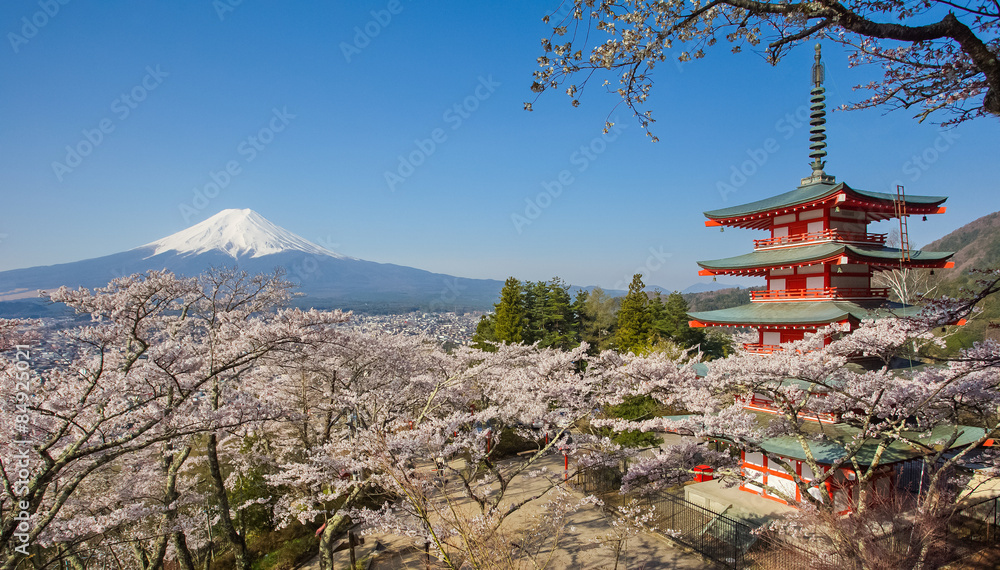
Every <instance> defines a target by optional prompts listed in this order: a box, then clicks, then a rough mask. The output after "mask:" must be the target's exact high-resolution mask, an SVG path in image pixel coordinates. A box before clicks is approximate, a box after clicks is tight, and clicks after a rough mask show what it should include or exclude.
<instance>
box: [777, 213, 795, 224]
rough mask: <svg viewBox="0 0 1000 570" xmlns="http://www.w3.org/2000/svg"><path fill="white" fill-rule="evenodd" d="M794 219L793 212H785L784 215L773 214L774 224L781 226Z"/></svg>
mask: <svg viewBox="0 0 1000 570" xmlns="http://www.w3.org/2000/svg"><path fill="white" fill-rule="evenodd" d="M794 221H795V214H785V215H784V216H775V217H774V225H776V226H783V225H785V224H790V223H792V222H794Z"/></svg>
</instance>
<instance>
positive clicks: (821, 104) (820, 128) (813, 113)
mask: <svg viewBox="0 0 1000 570" xmlns="http://www.w3.org/2000/svg"><path fill="white" fill-rule="evenodd" d="M820 49H821V47H820V45H819V44H816V62H815V63H814V64H813V66H812V83H813V88H812V91H810V92H809V158H811V159H813V161H812V164H811V165H810V166H812V176H810V177H808V178H803V179H802V185H803V186H805V185H806V184H813V183H815V182H833V181H834V177H833V176H830V175H828V174H826V173H825V172H823V167H824V166H826V161H825V160H823V159H824V158H826V88H824V87H823V79H824V76H825V75H826V67H825V66H824V65H823V61H822V59H821V54H820Z"/></svg>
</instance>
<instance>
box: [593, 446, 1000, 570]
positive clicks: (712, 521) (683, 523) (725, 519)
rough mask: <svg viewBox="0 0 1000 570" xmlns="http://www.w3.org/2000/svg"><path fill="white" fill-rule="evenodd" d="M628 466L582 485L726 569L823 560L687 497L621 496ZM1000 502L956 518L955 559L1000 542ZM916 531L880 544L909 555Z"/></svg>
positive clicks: (904, 473) (908, 480) (916, 480)
mask: <svg viewBox="0 0 1000 570" xmlns="http://www.w3.org/2000/svg"><path fill="white" fill-rule="evenodd" d="M626 469H627V464H626V463H622V464H621V465H618V466H614V467H599V468H593V469H587V470H583V471H580V472H579V473H578V474H577V475H576V477H575V479H574V483H575V484H576V486H577V487H578V488H579V489H580V490H581V491H583V492H584V493H587V494H592V495H596V496H598V497H600V498H601V499H602V500H603V501H604V504H605V506H606V507H607V508H609V509H611V510H618V509H619V508H620V507H621V506H623V505H624V504H626V503H628V502H630V501H632V500H633V499H634V500H636V501H638V502H639V505H640V506H642V507H644V508H646V509H649V510H651V511H652V512H653V514H654V520H653V521H652V524H653V525H654V526H655V527H656V529H657V530H658V531H659V532H661V533H662V534H663V535H664V536H666V537H668V538H670V539H671V540H674V541H676V542H678V543H680V544H682V545H684V546H686V547H688V548H691V549H693V550H695V551H697V552H698V553H700V554H702V555H703V556H705V557H706V558H708V559H710V560H713V561H715V562H716V563H718V564H719V565H720V566H721V567H725V568H732V569H734V570H736V569H753V570H765V569H766V570H770V569H774V568H780V569H782V570H800V569H801V570H806V569H811V568H813V567H814V566H815V563H816V561H817V557H818V555H817V554H816V553H815V552H811V551H810V549H808V548H807V545H805V544H793V543H790V542H788V541H786V540H784V539H783V538H781V537H780V536H777V535H776V534H773V533H771V532H769V531H766V530H764V529H763V528H762V527H759V526H755V525H753V524H750V523H748V522H746V521H744V520H742V519H737V518H733V517H730V516H727V515H726V514H725V513H724V512H716V511H714V510H711V509H708V508H705V507H702V506H700V505H696V504H694V503H691V502H689V501H686V500H685V499H684V497H683V495H682V491H681V492H674V493H671V492H663V491H661V492H655V493H642V494H640V493H625V494H623V493H621V492H620V489H621V483H622V478H623V475H624V473H625V472H626ZM897 475H901V477H900V479H897V481H898V482H899V483H901V484H900V485H899V488H900V490H904V491H909V490H910V489H909V488H910V487H913V489H914V490H917V489H919V488H920V487H921V486H920V483H921V479H922V478H923V476H924V474H923V472H922V470H921V469H920V465H919V464H917V463H914V464H912V465H908V466H906V468H905V469H901V471H900V472H898V473H897ZM998 530H1000V497H995V498H990V499H985V500H982V501H980V502H977V503H974V504H971V505H969V506H967V507H964V508H963V509H961V510H960V511H958V513H957V514H956V515H955V516H954V517H953V518H952V520H951V521H950V524H949V528H948V535H949V543H950V546H951V552H950V556H949V558H951V559H952V560H955V559H960V558H963V557H965V556H967V555H969V554H971V553H974V552H977V551H979V550H981V549H983V548H986V547H989V546H994V545H996V544H997V542H998V541H1000V532H998ZM910 533H911V529H910V528H908V527H907V528H898V527H897V528H896V529H895V530H894V531H893V532H890V533H887V534H886V535H885V536H884V537H882V538H881V539H880V540H879V541H878V542H879V543H880V544H879V545H878V547H877V550H879V551H881V552H885V553H887V554H888V553H899V554H900V555H902V554H905V552H906V550H907V549H908V547H909V539H910Z"/></svg>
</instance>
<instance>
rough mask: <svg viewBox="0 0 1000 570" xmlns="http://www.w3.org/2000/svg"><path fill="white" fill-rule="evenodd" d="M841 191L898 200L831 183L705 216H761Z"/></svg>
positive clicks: (923, 199)
mask: <svg viewBox="0 0 1000 570" xmlns="http://www.w3.org/2000/svg"><path fill="white" fill-rule="evenodd" d="M841 189H844V190H847V191H848V192H852V193H854V194H857V195H858V196H861V197H863V198H870V199H872V200H879V201H889V202H891V201H893V200H895V199H896V196H895V194H885V193H882V192H868V191H865V190H856V189H854V188H851V187H850V186H848V185H847V184H844V183H843V182H841V183H839V184H837V183H830V182H817V183H813V184H807V185H805V186H799V187H798V188H796V189H795V190H792V191H791V192H785V193H784V194H778V195H777V196H772V197H770V198H765V199H763V200H758V201H756V202H750V203H749V204H741V205H739V206H732V207H730V208H722V209H719V210H711V211H709V212H705V216H707V217H709V218H711V219H724V218H734V217H738V216H748V215H751V214H759V213H761V212H767V211H770V210H777V209H781V208H787V207H790V206H796V205H799V204H806V203H809V202H813V201H815V200H818V199H820V198H824V197H826V196H829V195H830V194H833V193H835V192H839V191H840V190H841ZM945 200H947V197H945V196H907V197H906V203H907V204H912V205H915V206H917V205H919V206H933V205H936V204H940V203H941V202H944V201H945Z"/></svg>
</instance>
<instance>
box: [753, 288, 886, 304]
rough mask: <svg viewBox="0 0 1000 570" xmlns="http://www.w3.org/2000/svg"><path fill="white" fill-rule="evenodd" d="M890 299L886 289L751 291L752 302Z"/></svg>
mask: <svg viewBox="0 0 1000 570" xmlns="http://www.w3.org/2000/svg"><path fill="white" fill-rule="evenodd" d="M871 298H874V299H888V298H889V289H887V288H885V287H872V288H867V287H865V288H849V287H823V288H821V289H774V290H770V291H750V300H751V301H805V300H811V299H871Z"/></svg>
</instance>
